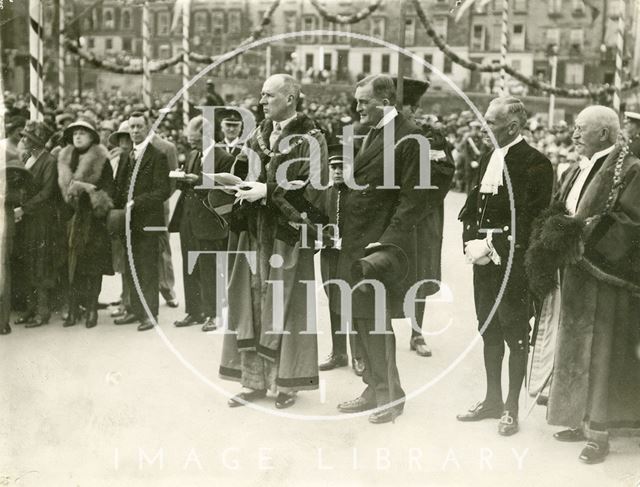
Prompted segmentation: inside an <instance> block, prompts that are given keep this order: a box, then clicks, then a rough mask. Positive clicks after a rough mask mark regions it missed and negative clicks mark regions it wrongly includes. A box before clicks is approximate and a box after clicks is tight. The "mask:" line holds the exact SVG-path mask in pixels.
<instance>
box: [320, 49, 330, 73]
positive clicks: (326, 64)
mask: <svg viewBox="0 0 640 487" xmlns="http://www.w3.org/2000/svg"><path fill="white" fill-rule="evenodd" d="M331 58H332V55H331V53H330V52H327V53H325V55H324V59H323V65H322V68H323V69H326V70H327V71H331Z"/></svg>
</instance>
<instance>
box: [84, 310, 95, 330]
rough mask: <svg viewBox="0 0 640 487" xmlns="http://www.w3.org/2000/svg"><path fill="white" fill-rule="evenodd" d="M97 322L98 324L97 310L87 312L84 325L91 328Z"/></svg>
mask: <svg viewBox="0 0 640 487" xmlns="http://www.w3.org/2000/svg"><path fill="white" fill-rule="evenodd" d="M97 324H98V311H97V310H95V309H94V310H91V311H89V312H88V313H87V320H86V321H85V324H84V325H85V326H86V327H87V328H93V327H94V326H96V325H97Z"/></svg>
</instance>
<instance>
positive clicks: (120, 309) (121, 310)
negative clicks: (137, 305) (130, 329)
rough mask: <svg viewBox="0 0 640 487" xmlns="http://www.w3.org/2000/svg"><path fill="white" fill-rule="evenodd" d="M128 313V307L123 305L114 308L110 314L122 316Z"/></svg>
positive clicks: (117, 316)
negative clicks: (125, 307)
mask: <svg viewBox="0 0 640 487" xmlns="http://www.w3.org/2000/svg"><path fill="white" fill-rule="evenodd" d="M126 314H127V310H126V309H124V308H123V307H118V308H116V309H114V310H113V311H112V312H111V313H109V316H111V317H112V318H120V317H122V316H124V315H126Z"/></svg>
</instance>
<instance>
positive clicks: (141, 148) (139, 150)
mask: <svg viewBox="0 0 640 487" xmlns="http://www.w3.org/2000/svg"><path fill="white" fill-rule="evenodd" d="M147 144H148V142H147V139H144V140H143V141H142V142H140V143H139V144H134V145H133V150H134V152H135V154H136V157H138V156H139V155H140V154H143V153H144V150H145V149H146V148H147Z"/></svg>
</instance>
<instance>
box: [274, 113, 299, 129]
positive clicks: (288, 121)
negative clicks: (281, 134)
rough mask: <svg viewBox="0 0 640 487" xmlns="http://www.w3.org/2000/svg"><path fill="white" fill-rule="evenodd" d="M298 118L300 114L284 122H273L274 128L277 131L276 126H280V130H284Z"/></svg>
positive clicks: (295, 114)
mask: <svg viewBox="0 0 640 487" xmlns="http://www.w3.org/2000/svg"><path fill="white" fill-rule="evenodd" d="M297 116H298V113H297V112H296V113H294V114H293V116H292V117H289V118H287V119H286V120H283V121H282V122H276V121H273V128H274V130H275V128H276V124H279V125H280V130H284V128H285V127H286V126H287V125H289V124H290V123H291V122H292V121H293V120H294V119H295V118H296V117H297Z"/></svg>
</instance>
